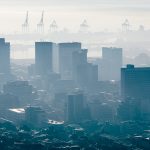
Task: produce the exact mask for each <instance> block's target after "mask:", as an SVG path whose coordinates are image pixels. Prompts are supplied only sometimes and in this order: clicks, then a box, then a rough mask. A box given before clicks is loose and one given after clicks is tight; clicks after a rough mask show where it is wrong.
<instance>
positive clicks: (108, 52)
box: [99, 47, 122, 81]
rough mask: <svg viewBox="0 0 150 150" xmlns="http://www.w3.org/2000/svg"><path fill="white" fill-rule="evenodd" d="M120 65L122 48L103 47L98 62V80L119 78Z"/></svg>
mask: <svg viewBox="0 0 150 150" xmlns="http://www.w3.org/2000/svg"><path fill="white" fill-rule="evenodd" d="M121 67H122V48H115V47H110V48H108V47H103V48H102V60H101V64H100V67H99V68H100V72H99V74H100V80H102V81H107V80H117V81H119V80H120V69H121Z"/></svg>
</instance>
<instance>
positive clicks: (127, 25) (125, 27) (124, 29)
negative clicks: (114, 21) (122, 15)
mask: <svg viewBox="0 0 150 150" xmlns="http://www.w3.org/2000/svg"><path fill="white" fill-rule="evenodd" d="M129 30H130V23H129V21H128V20H127V19H126V20H125V22H124V23H123V24H122V31H123V32H127V31H129Z"/></svg>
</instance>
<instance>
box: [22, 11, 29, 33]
mask: <svg viewBox="0 0 150 150" xmlns="http://www.w3.org/2000/svg"><path fill="white" fill-rule="evenodd" d="M22 32H25V33H27V32H29V13H28V11H27V13H26V18H25V21H24V23H23V24H22Z"/></svg>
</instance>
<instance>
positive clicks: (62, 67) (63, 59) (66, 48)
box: [59, 42, 81, 79]
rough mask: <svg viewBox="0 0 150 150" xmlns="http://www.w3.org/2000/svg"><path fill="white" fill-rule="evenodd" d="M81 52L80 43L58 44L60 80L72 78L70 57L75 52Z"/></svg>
mask: <svg viewBox="0 0 150 150" xmlns="http://www.w3.org/2000/svg"><path fill="white" fill-rule="evenodd" d="M80 50H81V43H77V42H74V43H60V44H59V72H60V74H61V78H62V79H72V78H73V65H72V63H73V61H72V55H73V52H75V51H80Z"/></svg>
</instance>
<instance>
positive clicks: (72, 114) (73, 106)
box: [67, 91, 84, 123]
mask: <svg viewBox="0 0 150 150" xmlns="http://www.w3.org/2000/svg"><path fill="white" fill-rule="evenodd" d="M83 112H84V95H83V93H82V92H81V91H75V92H73V93H72V94H70V95H68V102H67V121H68V122H72V123H77V122H81V121H82V120H83V116H84V114H83Z"/></svg>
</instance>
